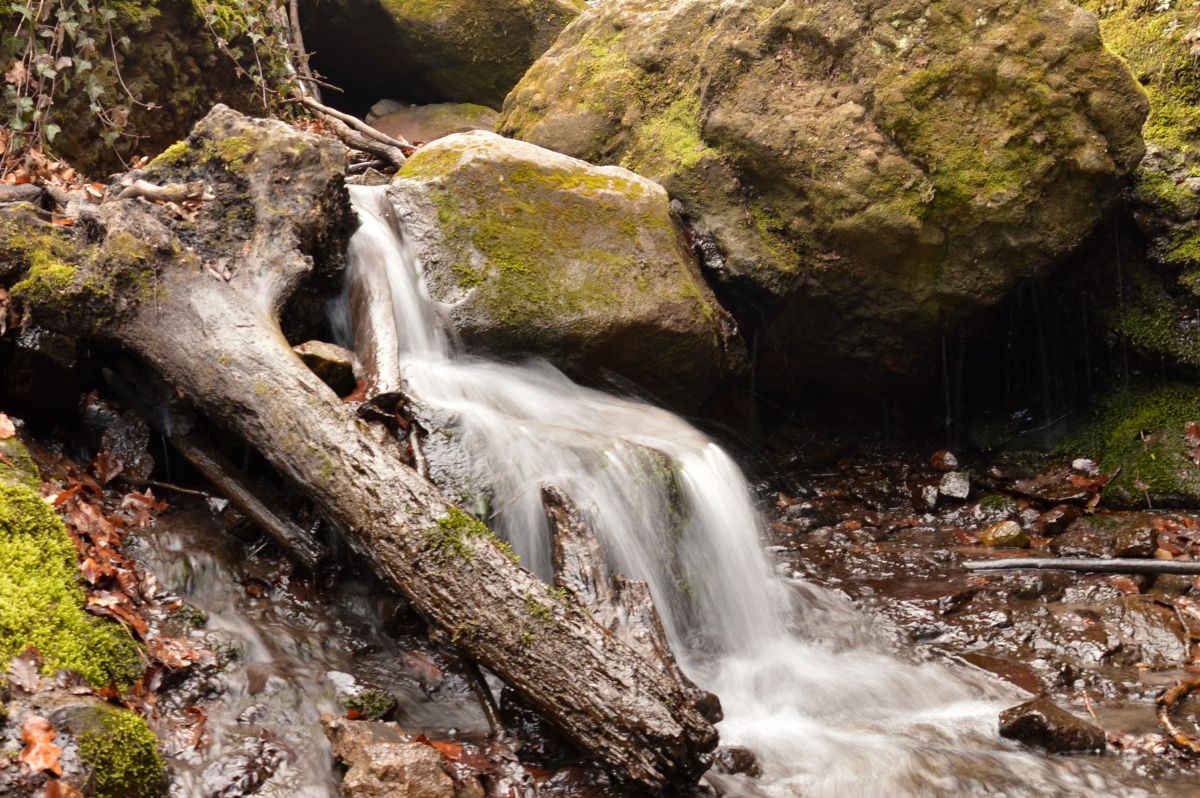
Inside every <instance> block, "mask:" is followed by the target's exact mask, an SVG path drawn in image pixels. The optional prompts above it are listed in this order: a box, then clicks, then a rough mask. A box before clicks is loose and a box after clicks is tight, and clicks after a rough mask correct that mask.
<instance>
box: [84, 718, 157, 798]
mask: <svg viewBox="0 0 1200 798" xmlns="http://www.w3.org/2000/svg"><path fill="white" fill-rule="evenodd" d="M78 740H79V753H80V756H81V757H82V758H83V761H84V763H85V764H87V766H88V767H89V768H91V771H92V778H91V783H92V786H93V788H94V790H95V795H96V798H155V796H158V795H161V794H162V784H163V775H164V773H165V769H164V767H163V760H162V756H161V755H160V754H159V752H158V740H157V739H156V738H155V736H154V732H152V731H151V730H150V727H149V726H147V725H146V721H145V720H144V719H143V718H141V717H140V716H138V715H135V714H133V713H132V712H130V711H128V710H124V709H115V708H108V707H104V708H100V707H97V708H96V710H95V711H94V713H92V716H91V717H89V718H88V719H87V720H86V722H85V723H84V724H83V728H82V729H81V730H80V731H79V732H78Z"/></svg>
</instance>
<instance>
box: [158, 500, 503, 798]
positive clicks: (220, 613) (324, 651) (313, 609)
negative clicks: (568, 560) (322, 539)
mask: <svg viewBox="0 0 1200 798" xmlns="http://www.w3.org/2000/svg"><path fill="white" fill-rule="evenodd" d="M134 546H135V549H134V553H135V554H136V556H137V558H138V560H139V562H140V563H141V564H142V565H143V566H144V567H146V568H147V569H148V570H150V571H152V572H153V573H154V574H155V575H156V576H157V578H158V579H159V581H160V582H161V583H162V584H163V586H164V587H165V588H167V589H168V590H169V591H171V592H173V593H175V594H176V595H178V596H180V597H181V598H182V599H183V600H184V601H186V602H187V604H188V605H189V606H191V607H194V608H196V609H198V610H199V611H201V612H203V613H204V616H205V617H206V622H205V626H204V631H203V632H202V633H197V634H203V636H204V637H205V639H206V640H207V641H208V642H209V644H210V645H213V646H214V648H215V649H216V650H217V652H218V654H219V655H220V657H221V658H222V660H223V661H228V664H227V665H226V666H225V667H222V668H220V669H219V670H217V669H201V670H200V671H198V672H194V673H192V674H191V675H189V676H188V678H187V679H186V681H185V682H184V683H183V684H181V685H177V686H174V687H172V688H170V689H169V690H167V692H166V693H165V695H164V696H163V698H162V699H161V701H160V703H159V704H158V707H157V709H158V712H159V714H160V715H161V716H163V717H164V718H166V719H168V722H167V724H166V727H168V728H173V727H174V725H175V724H174V723H172V722H171V719H172V718H178V717H179V716H181V715H182V716H185V717H186V716H187V715H188V712H189V708H190V710H191V711H192V712H194V711H195V709H196V707H197V706H203V708H204V709H203V712H202V714H203V716H205V722H204V723H203V725H201V726H199V727H196V726H195V725H192V726H190V727H185V728H184V729H183V730H182V732H183V733H182V734H181V735H178V736H180V737H181V738H182V739H176V736H175V735H173V736H172V737H171V738H170V739H168V740H167V743H166V747H167V751H168V753H169V754H170V755H171V756H170V760H171V766H172V770H173V777H172V785H171V792H170V795H171V796H172V798H200V797H201V796H203V797H204V798H239V796H246V795H254V796H262V797H263V798H336V796H337V795H338V776H337V774H336V773H335V771H334V768H333V754H332V751H331V749H330V746H329V743H328V741H327V740H326V738H325V734H324V733H323V731H322V729H321V723H320V715H321V713H322V712H335V713H342V712H344V710H345V708H344V707H343V706H341V705H340V704H339V700H338V698H339V693H343V694H344V691H345V689H346V687H347V683H348V682H351V681H353V679H354V677H351V676H350V674H351V673H353V674H355V675H356V676H357V677H359V678H361V679H368V680H370V681H369V682H368V684H376V685H381V686H386V689H387V690H388V692H390V693H391V694H392V695H394V696H395V697H396V698H397V699H398V702H399V714H398V719H399V720H400V721H401V722H402V723H403V724H404V726H405V728H407V729H410V730H412V731H414V732H425V733H428V734H429V735H430V736H432V737H443V736H446V735H447V734H448V733H449V732H450V730H451V729H453V730H455V731H456V732H463V731H482V730H486V728H487V724H486V721H485V719H484V718H483V716H482V713H481V712H480V710H479V708H478V704H477V702H476V700H475V698H474V697H473V696H472V694H471V693H470V691H469V688H468V687H467V685H466V684H465V683H463V682H462V681H461V679H456V677H455V676H454V675H453V674H450V673H446V674H445V683H441V684H437V685H436V686H435V687H432V686H431V684H430V682H429V676H428V674H427V673H425V671H426V670H428V668H429V666H428V665H427V664H425V663H430V662H431V660H429V659H428V658H427V655H425V654H423V653H421V652H419V651H418V650H417V648H416V647H417V646H419V645H420V643H419V640H418V638H417V637H410V636H407V635H405V634H403V633H402V632H403V630H399V631H400V632H401V633H399V634H398V633H397V629H395V628H390V627H391V626H394V623H392V622H393V620H394V617H395V615H396V614H397V610H398V609H399V604H398V602H397V601H396V600H395V599H394V598H391V597H390V596H389V595H388V594H387V593H386V592H385V591H384V590H383V589H382V588H381V587H380V586H379V585H378V583H376V582H373V581H372V580H370V579H366V580H362V579H354V578H350V579H345V580H339V584H338V585H337V586H336V589H335V590H334V591H317V590H315V589H314V588H313V587H312V586H311V585H310V584H308V583H306V582H302V581H297V580H293V579H291V578H290V576H289V574H288V570H289V568H288V566H286V565H283V564H282V562H281V560H280V558H279V557H278V556H271V555H268V556H263V557H259V556H257V554H256V552H255V551H252V550H248V549H247V548H246V547H243V545H242V544H240V543H239V542H238V541H237V540H235V539H232V538H230V537H229V536H228V535H227V534H225V533H224V532H223V531H222V529H221V528H220V525H218V524H217V523H216V522H215V521H214V520H213V519H212V518H211V517H210V515H209V513H208V512H207V511H206V510H204V509H200V508H186V507H185V508H183V509H177V510H175V511H173V512H172V513H170V514H168V515H166V516H164V517H163V518H162V519H161V520H160V522H159V524H158V525H157V526H156V528H155V530H154V531H153V532H152V533H149V534H147V535H146V536H143V537H141V538H140V539H138V540H136V541H135V542H134ZM434 669H435V670H436V666H434ZM437 681H438V682H441V681H442V676H441V674H438V676H437ZM198 741H199V744H197V742H198Z"/></svg>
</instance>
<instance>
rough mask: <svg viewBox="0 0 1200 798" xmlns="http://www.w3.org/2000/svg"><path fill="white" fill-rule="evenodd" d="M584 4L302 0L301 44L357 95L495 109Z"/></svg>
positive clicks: (573, 0) (557, 0)
mask: <svg viewBox="0 0 1200 798" xmlns="http://www.w3.org/2000/svg"><path fill="white" fill-rule="evenodd" d="M586 8H587V4H586V3H585V2H584V1H583V0H302V3H301V9H302V15H301V19H302V25H303V30H304V40H305V45H306V46H307V47H308V48H309V49H310V50H314V51H315V62H316V64H317V66H318V67H319V68H320V69H321V71H322V72H324V73H326V74H328V75H329V76H330V77H331V78H332V80H334V81H335V82H337V83H340V84H342V85H344V86H345V87H347V88H349V89H352V90H353V91H354V92H355V93H357V94H360V95H367V96H372V97H405V98H407V99H410V100H417V101H420V102H441V101H451V102H466V103H480V104H482V105H487V106H491V107H495V108H499V107H500V104H501V103H502V102H503V101H504V96H505V95H506V94H508V92H509V90H510V89H511V88H512V87H513V86H514V85H516V83H517V81H518V80H520V79H521V75H523V74H524V73H525V70H526V69H528V68H529V66H530V64H532V63H533V62H534V61H535V60H536V59H537V58H538V56H540V55H541V54H542V53H544V52H545V51H546V50H547V49H548V48H549V47H550V45H551V44H553V43H554V40H555V38H556V37H557V36H558V34H559V32H560V31H561V30H562V29H563V28H564V27H565V26H566V25H567V23H569V22H570V21H571V20H572V19H574V18H575V17H576V16H577V15H578V14H579V12H580V11H582V10H584V9H586Z"/></svg>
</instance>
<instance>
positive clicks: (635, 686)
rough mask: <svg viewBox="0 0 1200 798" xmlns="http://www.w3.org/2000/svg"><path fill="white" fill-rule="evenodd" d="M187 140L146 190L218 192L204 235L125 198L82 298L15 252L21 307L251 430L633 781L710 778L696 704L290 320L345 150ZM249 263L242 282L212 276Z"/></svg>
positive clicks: (708, 741) (235, 127) (239, 138)
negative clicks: (451, 481)
mask: <svg viewBox="0 0 1200 798" xmlns="http://www.w3.org/2000/svg"><path fill="white" fill-rule="evenodd" d="M188 144H189V150H188V151H187V152H182V153H178V152H177V153H176V155H175V156H174V157H172V158H171V160H170V162H169V163H158V164H157V165H154V166H152V167H151V168H150V169H149V170H147V171H146V172H143V173H139V174H137V175H136V176H135V177H138V178H142V179H147V180H150V181H151V182H156V183H163V182H167V181H169V182H186V181H194V180H197V179H204V180H206V181H208V182H209V183H210V184H211V185H210V187H211V188H212V190H213V193H214V194H215V196H216V199H215V200H214V201H213V202H210V203H206V204H205V205H204V206H203V207H202V208H201V215H200V217H199V219H198V220H197V221H196V222H195V223H194V224H182V223H179V222H176V221H175V220H173V219H172V218H171V217H170V216H168V212H169V208H165V207H162V206H155V205H151V204H150V203H148V202H146V201H145V200H143V199H133V200H115V201H111V202H108V203H106V204H105V205H103V206H101V207H100V208H99V210H98V211H97V213H96V218H95V219H92V220H84V221H81V222H80V223H78V224H77V225H76V227H77V228H81V229H82V230H83V231H85V232H86V234H87V235H86V236H80V237H79V238H77V239H76V240H75V241H74V242H72V243H73V244H75V245H76V246H77V247H78V249H77V256H74V257H72V258H71V267H72V268H73V269H74V270H75V275H74V277H73V278H72V279H71V281H70V285H64V282H63V279H62V277H63V275H62V273H61V272H59V273H57V274H56V275H55V276H54V280H51V279H50V278H51V275H49V274H42V275H41V276H39V273H38V266H37V264H36V261H35V260H33V259H31V258H29V257H28V255H27V253H22V251H21V248H20V246H17V245H14V242H13V241H11V240H10V241H9V242H8V243H7V245H5V246H3V249H4V250H6V251H3V252H0V256H8V257H12V258H17V259H22V258H24V259H25V266H26V268H25V269H24V274H25V277H26V278H27V279H26V280H25V281H24V282H23V283H18V284H17V285H16V286H15V288H14V291H13V295H14V298H15V299H17V300H18V301H21V302H24V303H26V304H27V305H29V306H31V307H32V309H33V312H34V313H35V316H36V317H38V318H41V319H45V320H46V322H47V323H50V324H56V325H57V326H59V327H60V328H65V329H68V330H71V331H73V332H74V333H76V334H86V333H95V332H96V331H99V334H102V335H103V336H104V337H106V338H108V339H111V340H115V341H117V342H119V343H120V344H121V345H123V346H124V347H125V348H126V349H128V350H129V351H131V352H134V353H136V354H137V355H138V356H139V357H140V358H141V359H143V360H144V361H145V362H146V363H147V364H149V365H150V366H151V367H153V368H154V369H155V370H156V371H157V372H158V373H159V374H161V375H162V376H163V377H164V378H165V379H166V380H167V381H169V382H170V383H171V384H172V385H173V386H174V387H175V388H176V389H177V391H179V392H180V393H181V394H182V395H184V396H186V397H187V398H188V399H189V400H190V401H191V402H192V403H194V405H195V406H196V407H197V408H199V409H200V410H201V411H203V412H204V413H205V414H206V415H207V416H208V417H209V418H211V419H214V420H216V421H218V422H219V423H220V424H221V425H223V426H224V427H226V428H227V429H228V430H230V431H232V432H234V433H236V434H238V435H239V436H241V437H242V438H243V439H244V440H245V441H246V443H248V444H249V445H251V446H253V447H254V448H255V449H257V450H258V451H259V452H260V453H261V454H262V455H263V456H264V457H265V458H266V459H267V460H268V461H269V462H270V463H271V464H272V465H273V466H274V467H275V468H276V469H278V471H279V472H280V473H281V474H282V475H284V476H285V477H286V478H288V479H289V480H291V481H292V482H293V483H294V484H295V485H297V486H299V487H300V488H302V489H303V491H304V492H305V493H306V494H307V495H308V496H310V497H311V499H312V500H313V502H315V504H316V506H317V507H318V508H319V509H320V511H321V512H322V514H323V515H324V516H325V517H326V519H327V520H328V521H330V522H331V523H332V524H333V525H334V526H335V527H337V528H339V529H340V530H342V531H343V532H344V535H345V538H346V539H347V540H348V541H349V542H350V543H351V545H353V546H354V547H355V548H356V549H357V550H358V551H360V552H361V553H363V554H364V555H365V556H367V557H368V558H369V559H370V560H371V561H372V562H373V563H374V565H375V568H376V570H377V571H378V573H379V574H380V576H381V577H383V578H384V579H385V580H386V581H387V582H389V583H390V584H391V585H393V586H394V587H395V588H396V589H397V590H399V591H400V592H401V593H403V594H404V595H405V596H406V597H407V598H408V599H409V600H410V601H411V602H412V604H413V605H414V606H415V607H416V608H418V609H419V610H420V611H421V612H422V613H423V614H424V615H425V616H427V617H428V618H429V619H430V621H431V622H432V623H434V624H436V625H437V626H439V627H441V628H442V629H443V630H445V631H446V632H447V633H448V634H449V635H450V636H451V638H452V639H453V640H454V642H455V643H456V644H457V645H458V646H459V648H460V649H462V650H463V651H464V652H465V653H467V654H468V655H469V656H470V657H472V658H474V659H475V660H476V661H477V662H479V663H481V664H482V665H485V666H487V667H488V668H490V669H491V670H492V671H494V672H495V673H496V674H497V675H498V676H499V677H500V678H501V679H503V680H504V681H505V682H506V683H507V684H508V685H510V686H511V687H512V688H513V689H515V690H516V691H517V692H518V693H520V694H521V695H522V696H523V697H524V698H525V699H526V700H527V701H528V702H529V703H530V704H532V705H533V706H535V707H537V708H538V709H539V710H541V711H542V712H543V713H545V715H546V717H547V718H549V719H550V720H551V721H552V722H554V723H555V724H556V725H558V726H559V727H560V728H561V729H562V730H563V731H564V732H565V733H566V734H567V735H568V736H570V737H571V738H572V739H573V740H574V741H575V742H576V743H577V744H578V745H579V746H580V747H581V748H582V749H583V750H585V751H587V752H589V753H590V754H591V755H592V756H593V757H594V758H595V759H596V760H597V761H598V762H600V763H601V764H603V765H605V766H606V767H607V768H609V769H610V770H611V771H612V772H613V773H614V774H615V775H617V776H618V777H619V778H621V779H624V780H627V781H630V782H633V783H637V784H640V785H644V786H646V787H650V788H661V787H665V786H668V785H672V784H682V783H690V782H694V781H695V780H696V779H697V778H698V777H699V775H700V774H701V773H702V772H703V770H704V769H705V768H706V766H707V764H708V752H709V751H711V750H712V749H713V747H714V746H715V745H716V732H715V730H714V729H713V727H712V725H711V724H710V723H709V722H708V721H706V720H705V719H704V717H703V716H702V715H701V713H700V712H699V711H698V710H697V708H696V707H695V705H694V702H693V697H692V695H691V694H690V691H689V690H688V689H686V688H685V687H684V686H683V685H681V684H680V683H678V682H677V681H675V680H673V679H671V678H668V677H667V676H665V675H664V674H663V673H662V672H661V671H660V670H659V669H658V668H656V667H655V666H654V665H653V664H651V663H649V662H647V661H646V660H645V659H644V658H643V657H641V656H639V655H638V654H637V653H635V652H634V651H633V650H632V649H631V648H630V647H629V646H627V645H626V644H624V643H622V642H621V641H620V640H618V639H617V638H616V637H615V636H614V635H612V634H610V633H609V632H608V631H606V630H605V629H602V628H601V627H600V626H598V625H597V624H596V623H595V622H594V621H593V620H592V618H591V617H590V616H589V615H588V613H587V612H585V611H584V609H583V608H581V607H580V606H579V605H578V604H577V603H576V602H574V601H570V600H563V599H562V598H561V597H560V596H558V595H556V594H555V593H554V592H553V591H551V590H550V589H549V588H548V587H547V586H546V585H545V584H543V583H542V582H541V581H539V580H538V579H537V578H536V577H535V576H533V575H532V574H530V573H529V572H527V571H525V570H524V569H522V568H520V567H519V566H518V565H517V564H516V563H514V562H513V561H512V560H511V559H509V557H508V556H507V555H506V554H505V553H504V552H503V551H502V550H501V549H500V548H499V547H497V546H496V545H494V541H493V539H492V538H491V536H490V533H489V532H488V531H487V529H486V527H484V526H483V525H482V524H479V523H478V522H475V521H473V520H472V519H470V518H469V517H468V516H467V515H465V514H464V513H463V512H462V511H461V510H458V509H457V508H455V507H453V506H451V505H450V504H448V502H447V501H446V499H445V498H444V497H443V496H442V495H441V494H440V493H439V492H438V490H437V489H436V488H435V487H434V486H433V485H432V484H430V483H429V482H428V481H427V480H425V479H423V478H422V477H421V476H420V475H418V474H416V473H415V472H414V471H413V470H412V469H410V468H408V467H406V466H404V465H403V464H402V463H401V462H399V460H398V459H397V458H395V457H393V456H392V455H391V454H390V453H389V452H388V450H387V448H386V447H384V446H383V445H382V444H380V443H377V442H376V441H375V440H373V438H372V437H371V436H369V435H367V434H364V422H363V421H361V420H360V419H359V418H358V417H357V416H356V414H355V412H354V409H353V408H352V407H351V406H349V405H345V404H343V403H342V402H341V401H340V400H339V399H338V398H337V396H335V395H334V393H333V392H332V391H331V390H330V389H329V388H328V387H327V386H326V385H325V384H324V383H322V382H321V381H320V380H319V379H318V378H317V377H316V376H315V375H313V374H312V373H311V372H310V371H309V370H308V369H307V368H305V366H304V365H303V363H302V362H301V361H300V359H299V358H298V357H297V356H296V355H295V353H294V352H293V351H292V349H291V347H290V346H289V345H288V343H287V341H286V340H285V338H284V335H283V333H282V332H281V330H280V326H279V322H278V318H279V316H280V314H281V312H282V310H283V307H284V305H285V303H286V302H287V301H288V299H289V297H290V296H291V295H292V294H293V293H294V292H295V291H296V290H297V289H298V287H299V286H300V284H301V283H302V282H303V281H304V280H305V279H306V278H308V277H309V276H310V275H311V273H312V272H313V268H314V265H313V259H312V257H310V256H311V255H312V254H314V253H319V252H321V251H322V250H323V249H324V250H325V252H324V254H325V255H326V256H328V258H333V257H336V255H337V253H338V252H340V247H341V245H342V244H343V243H344V237H343V238H341V239H339V237H338V236H335V235H332V234H331V232H330V231H332V230H336V228H337V220H339V219H340V220H342V221H343V222H346V223H348V214H349V210H348V205H347V199H346V196H345V189H344V187H343V186H342V182H341V175H342V174H343V173H344V152H343V150H342V149H341V147H340V146H339V145H337V144H336V143H335V142H331V141H328V140H320V139H315V138H314V137H311V136H307V135H304V134H300V133H298V132H296V131H295V130H293V129H292V128H290V127H288V126H286V125H283V124H282V123H276V122H267V121H251V120H247V119H246V118H245V117H242V116H240V115H238V114H236V113H234V112H232V111H230V110H228V109H225V108H223V107H220V106H218V108H217V109H215V110H214V111H213V112H212V113H211V114H210V115H209V116H208V117H207V118H206V119H205V120H204V121H202V122H201V123H200V124H199V125H198V126H197V127H196V129H195V130H194V131H193V133H192V137H191V139H189V142H188ZM248 208H252V210H253V213H252V214H251V213H250V212H249V210H248ZM251 217H252V218H251ZM38 235H42V233H40V232H39V233H38ZM83 238H86V239H88V240H90V241H93V242H98V243H94V244H88V245H87V246H86V247H84V246H82V243H83V242H82V241H81V240H80V239H83ZM137 242H143V243H142V244H141V245H136V244H137ZM0 243H3V242H0ZM135 245H136V246H135ZM126 250H130V251H126ZM230 252H233V253H238V257H235V259H234V261H233V262H232V263H230V264H229V266H231V267H232V271H233V274H232V277H231V278H230V279H229V280H228V281H226V280H225V279H221V278H220V277H219V276H215V275H217V274H219V273H220V271H219V270H212V269H208V268H205V265H206V264H207V263H209V262H211V261H213V260H216V259H218V258H220V257H221V256H222V253H225V254H228V253H230ZM328 258H326V260H328ZM0 276H2V271H0Z"/></svg>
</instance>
